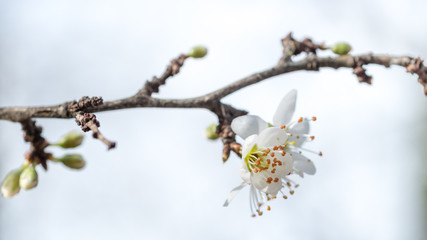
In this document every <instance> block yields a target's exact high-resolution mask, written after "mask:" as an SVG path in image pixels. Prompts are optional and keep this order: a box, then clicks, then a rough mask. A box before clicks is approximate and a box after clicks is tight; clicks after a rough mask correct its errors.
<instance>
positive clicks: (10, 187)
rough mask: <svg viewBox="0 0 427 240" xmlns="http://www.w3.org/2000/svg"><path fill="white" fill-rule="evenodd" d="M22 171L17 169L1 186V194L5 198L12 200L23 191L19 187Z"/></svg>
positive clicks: (8, 175)
mask: <svg viewBox="0 0 427 240" xmlns="http://www.w3.org/2000/svg"><path fill="white" fill-rule="evenodd" d="M21 172H22V170H21V169H17V170H13V171H11V172H9V173H8V174H7V176H6V178H5V179H4V180H3V183H2V185H1V194H2V195H3V197H5V198H11V197H13V196H14V195H16V194H17V193H19V191H20V190H21V187H19V176H20V175H21Z"/></svg>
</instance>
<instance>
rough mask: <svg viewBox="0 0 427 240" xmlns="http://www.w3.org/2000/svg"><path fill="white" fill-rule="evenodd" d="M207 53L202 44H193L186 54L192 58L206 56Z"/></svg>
mask: <svg viewBox="0 0 427 240" xmlns="http://www.w3.org/2000/svg"><path fill="white" fill-rule="evenodd" d="M207 53H208V49H207V48H205V47H203V46H195V47H193V48H192V49H191V50H190V52H189V53H188V56H190V57H192V58H202V57H204V56H206V54H207Z"/></svg>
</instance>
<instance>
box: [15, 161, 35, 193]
mask: <svg viewBox="0 0 427 240" xmlns="http://www.w3.org/2000/svg"><path fill="white" fill-rule="evenodd" d="M38 182H39V179H38V175H37V171H36V168H35V167H34V166H33V165H30V166H28V167H27V168H25V169H24V170H23V171H22V173H21V176H20V177H19V185H20V186H21V188H23V189H27V190H28V189H32V188H35V187H37V184H38Z"/></svg>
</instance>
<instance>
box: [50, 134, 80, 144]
mask: <svg viewBox="0 0 427 240" xmlns="http://www.w3.org/2000/svg"><path fill="white" fill-rule="evenodd" d="M82 141H83V134H81V133H79V132H70V133H68V134H67V135H65V136H63V137H62V138H61V140H59V142H58V143H56V144H53V145H56V146H60V147H62V148H75V147H77V146H79V145H80V144H81V143H82Z"/></svg>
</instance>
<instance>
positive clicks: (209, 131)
mask: <svg viewBox="0 0 427 240" xmlns="http://www.w3.org/2000/svg"><path fill="white" fill-rule="evenodd" d="M217 126H218V124H216V123H212V124H211V125H209V126H208V127H207V128H206V138H208V139H210V140H215V139H218V138H219V135H218V133H216V127H217Z"/></svg>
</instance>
